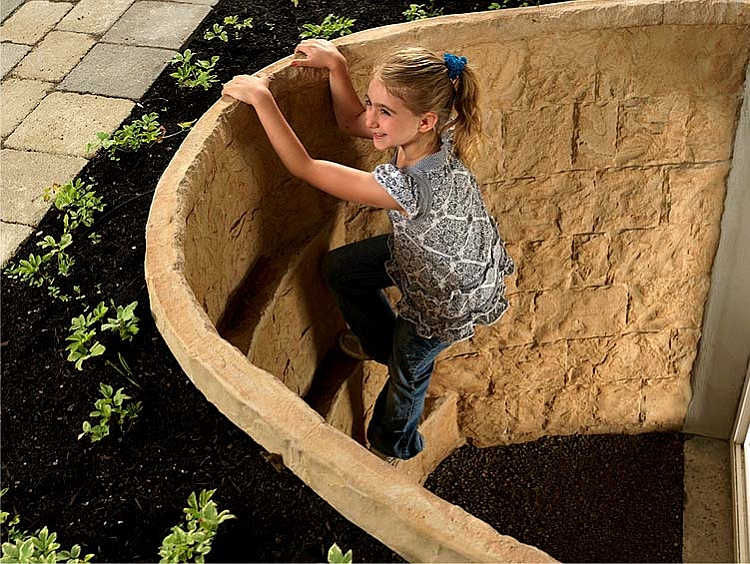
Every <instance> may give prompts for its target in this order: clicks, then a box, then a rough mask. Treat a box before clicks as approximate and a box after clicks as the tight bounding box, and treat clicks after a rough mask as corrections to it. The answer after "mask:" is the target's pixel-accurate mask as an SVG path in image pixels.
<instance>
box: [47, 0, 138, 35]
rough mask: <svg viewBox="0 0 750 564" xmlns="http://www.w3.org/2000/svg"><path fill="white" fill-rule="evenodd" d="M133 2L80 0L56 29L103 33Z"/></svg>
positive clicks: (130, 0) (124, 0)
mask: <svg viewBox="0 0 750 564" xmlns="http://www.w3.org/2000/svg"><path fill="white" fill-rule="evenodd" d="M133 2H135V0H107V1H106V2H102V0H81V1H80V2H79V3H78V4H77V5H76V7H75V8H73V9H72V10H71V11H70V12H68V15H66V16H65V17H64V18H63V20H62V21H61V22H60V23H59V24H57V28H56V29H59V30H63V31H78V32H81V33H91V34H93V35H104V34H105V33H107V31H108V30H109V28H110V27H112V25H113V24H114V23H115V22H116V21H117V19H118V18H119V17H120V16H121V15H122V14H123V13H124V12H125V10H127V9H128V8H129V7H130V6H131V4H133Z"/></svg>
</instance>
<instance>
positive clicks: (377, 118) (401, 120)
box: [365, 77, 434, 151]
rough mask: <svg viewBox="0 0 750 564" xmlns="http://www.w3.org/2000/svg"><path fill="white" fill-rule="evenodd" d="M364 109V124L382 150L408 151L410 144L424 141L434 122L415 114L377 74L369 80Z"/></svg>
mask: <svg viewBox="0 0 750 564" xmlns="http://www.w3.org/2000/svg"><path fill="white" fill-rule="evenodd" d="M365 109H366V114H365V124H366V125H367V127H368V128H369V129H370V131H372V142H373V144H374V145H375V148H376V149H378V150H380V151H384V150H386V149H389V148H395V147H403V148H404V149H405V150H406V149H407V147H408V146H409V145H411V144H413V143H415V142H416V141H418V140H419V141H421V137H423V135H422V134H423V133H426V132H428V131H430V130H431V129H432V128H433V125H434V124H430V123H429V122H431V120H430V119H429V118H428V119H425V117H424V116H418V115H417V114H415V113H413V112H412V111H411V110H410V109H409V108H407V107H406V104H405V103H404V101H403V100H402V99H401V98H398V97H397V96H393V95H392V94H389V93H388V90H386V88H385V85H384V84H383V82H382V81H381V80H380V79H379V78H377V77H375V78H373V79H372V81H371V82H370V87H369V88H368V90H367V95H366V96H365Z"/></svg>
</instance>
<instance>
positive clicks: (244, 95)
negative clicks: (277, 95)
mask: <svg viewBox="0 0 750 564" xmlns="http://www.w3.org/2000/svg"><path fill="white" fill-rule="evenodd" d="M222 94H226V95H228V96H231V97H233V98H236V99H237V100H240V101H242V102H245V103H246V104H249V105H251V106H253V107H254V108H255V111H256V112H257V113H258V118H259V119H260V122H261V125H263V129H265V131H266V135H268V139H269V141H270V142H271V145H272V146H273V148H274V150H275V151H276V154H277V155H278V156H279V158H280V159H281V161H282V162H283V163H284V166H285V167H286V168H287V170H289V172H290V173H291V174H292V175H294V176H296V177H297V178H299V179H301V180H304V181H305V182H307V183H309V184H312V185H313V186H315V187H316V188H318V189H320V190H322V191H323V192H327V193H328V194H331V195H333V196H336V197H337V198H340V199H342V200H347V201H349V202H356V203H359V204H366V205H369V206H374V207H379V208H385V209H391V210H401V206H399V205H398V204H397V203H396V201H395V200H394V199H393V198H392V197H391V196H390V194H388V192H386V190H385V189H384V188H383V187H382V186H381V185H380V184H379V183H378V182H377V180H375V177H374V176H373V175H372V174H370V173H367V172H364V171H361V170H357V169H355V168H351V167H348V166H344V165H340V164H337V163H333V162H330V161H324V160H320V159H313V158H311V157H310V155H309V154H308V152H307V150H306V149H305V147H304V146H303V145H302V143H301V142H300V140H299V138H298V137H297V135H296V134H295V133H294V131H293V130H292V128H291V127H290V126H289V123H288V122H287V121H286V118H284V115H283V114H282V113H281V110H280V109H279V107H278V105H277V104H276V100H274V98H273V95H272V94H271V92H270V91H269V90H268V78H267V77H264V76H247V75H242V76H235V77H234V78H233V79H232V80H230V81H229V82H228V83H227V84H226V85H225V86H224V89H223V90H222Z"/></svg>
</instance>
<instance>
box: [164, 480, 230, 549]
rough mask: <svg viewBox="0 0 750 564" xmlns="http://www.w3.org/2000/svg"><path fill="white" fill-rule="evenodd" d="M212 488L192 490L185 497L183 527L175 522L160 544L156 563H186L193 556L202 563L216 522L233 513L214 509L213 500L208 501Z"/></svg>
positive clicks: (213, 535) (214, 530)
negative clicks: (184, 523)
mask: <svg viewBox="0 0 750 564" xmlns="http://www.w3.org/2000/svg"><path fill="white" fill-rule="evenodd" d="M215 491H216V490H209V491H206V490H202V491H201V493H200V496H196V495H195V492H192V493H191V494H190V496H189V497H188V507H186V508H184V509H183V512H184V513H185V520H186V528H185V529H183V528H182V527H180V526H179V525H175V526H174V527H172V532H171V533H170V534H169V535H167V536H166V537H165V538H164V540H163V541H162V544H161V549H160V550H159V556H161V560H160V561H159V562H162V563H163V562H188V561H190V560H189V559H192V558H194V559H195V560H194V561H195V562H198V563H202V562H205V558H206V555H207V554H208V553H209V552H211V543H212V542H213V539H214V537H215V536H216V532H217V530H218V528H219V525H220V524H221V523H223V522H224V521H226V520H228V519H235V516H234V515H232V514H231V513H229V512H228V511H227V510H224V511H222V512H221V513H219V512H218V508H217V507H216V503H215V502H213V501H211V496H213V494H214V492H215Z"/></svg>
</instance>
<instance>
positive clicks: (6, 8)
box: [0, 0, 24, 22]
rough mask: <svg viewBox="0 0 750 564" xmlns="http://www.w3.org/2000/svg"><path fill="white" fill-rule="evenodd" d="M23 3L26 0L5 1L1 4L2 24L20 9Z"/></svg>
mask: <svg viewBox="0 0 750 564" xmlns="http://www.w3.org/2000/svg"><path fill="white" fill-rule="evenodd" d="M23 2H24V0H3V1H2V3H0V22H3V21H5V18H7V17H8V16H9V15H11V13H12V12H13V10H15V9H16V8H18V7H19V6H20V5H21V4H23Z"/></svg>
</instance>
